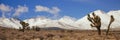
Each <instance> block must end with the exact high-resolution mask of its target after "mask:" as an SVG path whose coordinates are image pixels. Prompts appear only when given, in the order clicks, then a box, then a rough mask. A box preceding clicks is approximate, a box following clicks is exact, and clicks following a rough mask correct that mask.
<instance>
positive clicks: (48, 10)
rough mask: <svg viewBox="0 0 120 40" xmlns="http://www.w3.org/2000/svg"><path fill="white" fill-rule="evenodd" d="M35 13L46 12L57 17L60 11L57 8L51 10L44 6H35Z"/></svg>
mask: <svg viewBox="0 0 120 40" xmlns="http://www.w3.org/2000/svg"><path fill="white" fill-rule="evenodd" d="M35 8H36V9H35V12H48V13H51V14H54V15H58V13H59V12H60V9H59V8H58V7H52V8H51V9H50V8H48V7H45V6H41V5H37V6H35Z"/></svg>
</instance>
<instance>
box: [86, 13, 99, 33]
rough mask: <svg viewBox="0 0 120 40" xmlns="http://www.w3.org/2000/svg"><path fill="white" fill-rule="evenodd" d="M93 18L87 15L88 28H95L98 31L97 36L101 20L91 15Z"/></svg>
mask: <svg viewBox="0 0 120 40" xmlns="http://www.w3.org/2000/svg"><path fill="white" fill-rule="evenodd" d="M92 15H93V17H90V15H89V14H88V17H87V18H88V20H89V21H90V22H91V24H90V26H92V27H96V28H97V30H98V34H99V35H101V29H100V27H101V18H100V17H99V16H97V15H96V14H94V13H92Z"/></svg>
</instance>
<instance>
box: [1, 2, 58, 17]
mask: <svg viewBox="0 0 120 40" xmlns="http://www.w3.org/2000/svg"><path fill="white" fill-rule="evenodd" d="M0 11H1V12H2V17H5V15H7V14H6V13H10V12H14V14H12V16H13V17H18V16H20V15H21V14H23V13H26V12H29V7H27V6H26V5H18V6H17V8H14V7H12V6H9V5H5V4H0ZM32 11H34V12H47V13H50V14H52V15H54V16H58V13H59V12H60V9H59V8H58V7H55V6H53V7H52V8H48V7H46V6H41V5H36V6H34V10H32Z"/></svg>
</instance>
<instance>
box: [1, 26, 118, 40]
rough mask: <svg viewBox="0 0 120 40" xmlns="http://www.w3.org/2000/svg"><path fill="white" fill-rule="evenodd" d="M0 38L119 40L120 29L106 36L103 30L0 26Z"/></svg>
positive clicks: (26, 39) (21, 39)
mask: <svg viewBox="0 0 120 40" xmlns="http://www.w3.org/2000/svg"><path fill="white" fill-rule="evenodd" d="M0 40H120V30H118V31H110V34H109V35H108V36H106V35H105V30H102V35H98V34H97V31H96V30H43V29H41V30H40V31H35V30H25V32H22V31H19V30H17V29H10V28H4V27H0Z"/></svg>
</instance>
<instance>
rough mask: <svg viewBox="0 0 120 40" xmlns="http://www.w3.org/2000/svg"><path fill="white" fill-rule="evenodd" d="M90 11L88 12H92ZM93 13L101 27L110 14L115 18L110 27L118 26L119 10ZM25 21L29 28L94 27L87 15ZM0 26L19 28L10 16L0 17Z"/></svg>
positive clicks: (108, 19) (83, 28)
mask: <svg viewBox="0 0 120 40" xmlns="http://www.w3.org/2000/svg"><path fill="white" fill-rule="evenodd" d="M92 13H93V12H91V13H90V14H92ZM94 13H95V14H96V15H98V16H100V18H101V22H102V25H101V29H106V28H107V26H108V24H109V21H110V15H113V16H114V18H115V21H114V22H113V23H112V24H111V28H120V24H119V23H120V18H119V17H120V10H116V11H109V12H108V13H105V12H104V11H101V10H96V11H94ZM24 21H25V22H27V23H29V24H30V25H29V26H30V28H32V27H33V26H37V27H40V28H46V27H58V28H62V29H79V30H94V29H95V28H92V27H91V26H90V22H89V21H88V20H87V15H86V16H84V17H82V18H80V19H77V20H76V19H75V18H73V17H69V16H64V17H61V18H60V19H50V18H46V17H36V18H30V19H26V20H24ZM0 26H3V27H9V28H16V29H19V27H21V25H20V24H19V20H17V19H14V18H11V19H8V18H0Z"/></svg>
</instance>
